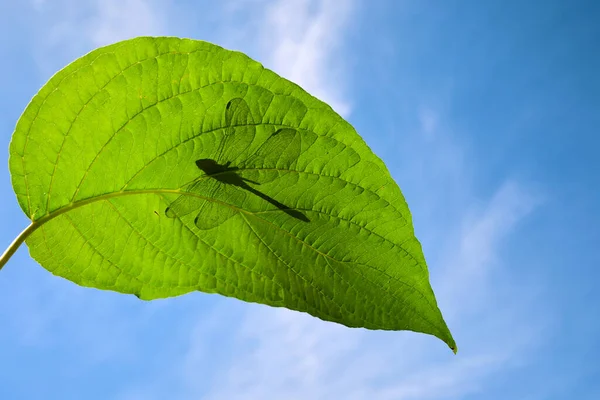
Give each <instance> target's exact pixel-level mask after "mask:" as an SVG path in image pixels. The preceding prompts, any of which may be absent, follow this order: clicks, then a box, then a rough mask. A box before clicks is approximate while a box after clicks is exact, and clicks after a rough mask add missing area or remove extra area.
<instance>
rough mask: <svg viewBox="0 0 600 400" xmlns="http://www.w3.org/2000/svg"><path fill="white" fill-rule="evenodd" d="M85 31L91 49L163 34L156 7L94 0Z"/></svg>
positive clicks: (129, 0) (138, 1)
mask: <svg viewBox="0 0 600 400" xmlns="http://www.w3.org/2000/svg"><path fill="white" fill-rule="evenodd" d="M95 7H96V13H95V15H94V17H93V18H92V20H91V23H90V25H89V28H88V35H90V38H91V40H92V43H93V44H94V46H102V45H106V44H110V43H114V42H117V41H119V40H124V39H128V38H132V37H136V36H142V35H144V36H159V35H163V34H165V32H166V28H165V21H163V20H162V19H161V18H160V13H159V12H157V10H156V9H155V8H156V7H157V6H156V5H154V4H153V3H152V2H150V1H147V0H97V2H96V5H95Z"/></svg>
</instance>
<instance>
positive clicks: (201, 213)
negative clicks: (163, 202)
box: [165, 179, 241, 230]
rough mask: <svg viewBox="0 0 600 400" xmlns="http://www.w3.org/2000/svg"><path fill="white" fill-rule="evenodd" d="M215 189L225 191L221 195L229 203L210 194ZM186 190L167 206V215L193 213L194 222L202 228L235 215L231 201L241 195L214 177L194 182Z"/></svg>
mask: <svg viewBox="0 0 600 400" xmlns="http://www.w3.org/2000/svg"><path fill="white" fill-rule="evenodd" d="M215 189H216V190H219V191H222V192H225V193H224V194H221V196H220V197H224V198H227V199H228V201H227V203H226V202H223V201H219V200H217V199H215V198H214V196H210V195H209V194H210V193H215V192H216V190H215ZM185 192H186V193H185V194H182V195H181V196H179V197H178V198H177V199H176V200H175V201H174V202H173V203H171V204H170V205H169V207H167V209H166V210H165V215H166V216H167V217H169V218H183V217H185V216H187V215H190V214H193V215H195V217H194V224H195V225H196V226H197V227H198V228H199V229H202V230H208V229H212V228H214V227H216V226H218V225H221V224H222V223H223V222H225V221H227V220H228V219H229V218H231V217H233V216H234V215H235V214H236V213H237V210H236V208H235V207H234V206H232V205H230V203H233V204H235V203H236V201H239V198H240V197H241V195H240V193H236V191H235V190H232V188H227V187H226V186H225V184H224V183H222V182H219V181H217V180H214V179H209V180H200V181H197V182H194V183H192V184H191V185H188V186H187V187H186V189H185ZM236 198H237V199H236ZM207 199H208V200H207Z"/></svg>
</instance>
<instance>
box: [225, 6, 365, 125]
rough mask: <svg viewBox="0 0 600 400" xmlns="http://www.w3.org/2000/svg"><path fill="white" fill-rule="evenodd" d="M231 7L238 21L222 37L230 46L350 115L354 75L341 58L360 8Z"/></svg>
mask: <svg viewBox="0 0 600 400" xmlns="http://www.w3.org/2000/svg"><path fill="white" fill-rule="evenodd" d="M226 7H227V10H228V12H229V13H230V14H231V15H234V16H236V15H237V16H238V18H234V19H233V20H234V21H233V22H232V23H230V24H229V25H228V26H227V33H226V37H224V38H223V40H224V41H225V42H226V43H227V44H228V45H229V46H231V47H234V48H240V49H242V50H244V51H247V52H249V53H251V54H256V57H257V58H258V59H259V60H260V61H261V62H263V63H264V64H265V65H266V66H267V67H268V68H270V69H272V70H274V71H275V72H277V73H278V74H280V75H282V76H283V77H285V78H287V79H289V80H291V81H292V82H295V83H297V84H299V85H300V86H302V87H303V88H304V89H305V90H307V91H308V92H309V93H311V94H312V95H314V96H316V97H318V98H319V99H321V100H323V101H325V102H326V103H328V104H329V105H331V106H332V107H333V109H334V110H336V111H337V112H338V113H340V114H341V115H343V116H347V115H348V114H349V113H350V110H351V102H350V100H349V98H348V95H347V93H348V87H347V86H346V82H347V74H348V72H349V71H347V69H346V67H345V63H344V62H343V61H342V60H343V59H342V54H343V47H344V44H345V43H344V37H345V34H346V33H347V30H348V28H349V27H350V22H351V17H352V15H354V12H355V9H356V7H357V4H356V2H355V1H353V0H277V1H269V2H267V1H260V0H259V1H233V2H229V3H227V6H226ZM249 38H250V40H249ZM254 39H256V40H257V42H256V44H255V43H254V42H253V40H254Z"/></svg>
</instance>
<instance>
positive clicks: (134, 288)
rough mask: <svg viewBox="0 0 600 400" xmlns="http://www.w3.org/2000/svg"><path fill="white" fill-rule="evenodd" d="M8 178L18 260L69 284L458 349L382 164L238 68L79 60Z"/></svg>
mask: <svg viewBox="0 0 600 400" xmlns="http://www.w3.org/2000/svg"><path fill="white" fill-rule="evenodd" d="M10 172H11V176H12V183H13V187H14V190H15V192H16V194H17V197H18V201H19V204H20V205H21V208H22V209H23V211H24V212H25V213H26V214H27V216H28V217H29V218H30V219H31V220H32V221H33V224H34V226H35V227H36V229H35V231H34V232H33V234H32V235H31V236H29V237H28V239H27V241H26V243H27V245H28V247H29V249H30V253H31V255H32V256H33V258H34V259H35V260H37V261H38V262H39V263H40V264H41V265H42V266H44V267H45V268H46V269H48V270H49V271H51V272H52V273H53V274H56V275H59V276H62V277H64V278H66V279H69V280H71V281H73V282H75V283H77V284H80V285H84V286H91V287H96V288H100V289H108V290H114V291H118V292H123V293H131V294H135V295H137V296H138V297H140V298H142V299H148V300H149V299H156V298H162V297H169V296H176V295H181V294H184V293H188V292H191V291H196V290H200V291H203V292H208V293H219V294H222V295H226V296H232V297H236V298H238V299H241V300H245V301H250V302H258V303H263V304H268V305H271V306H283V307H287V308H290V309H294V310H299V311H305V312H308V313H310V314H312V315H314V316H316V317H319V318H321V319H324V320H329V321H335V322H339V323H342V324H344V325H347V326H351V327H365V328H369V329H387V330H413V331H417V332H424V333H428V334H433V335H435V336H437V337H439V338H440V339H442V340H444V341H445V342H446V343H447V344H448V345H449V346H450V347H451V348H452V349H455V348H456V346H455V344H454V341H453V339H452V336H451V334H450V332H449V330H448V328H447V326H446V324H445V322H444V320H443V319H442V315H441V313H440V311H439V309H438V307H437V304H436V301H435V297H434V294H433V292H432V289H431V286H430V284H429V276H428V271H427V267H426V263H425V259H424V256H423V253H422V250H421V246H420V244H419V242H418V241H417V239H416V238H415V236H414V232H413V226H412V221H411V216H410V212H409V209H408V207H407V204H406V202H405V200H404V198H403V196H402V194H401V192H400V189H399V188H398V186H397V184H396V183H395V182H394V181H393V179H392V178H391V176H390V174H389V172H388V170H387V168H386V167H385V166H384V164H383V163H382V161H381V160H380V159H379V158H378V157H376V156H375V155H374V154H373V153H372V152H371V150H370V149H369V148H368V147H367V145H366V144H365V142H364V141H363V140H362V139H361V138H360V136H359V135H358V134H357V133H356V132H355V130H354V129H353V128H352V126H351V125H350V124H348V123H347V122H346V121H345V120H343V119H342V118H341V117H340V116H339V115H338V114H336V113H335V112H334V111H333V110H332V109H331V108H330V107H329V106H327V105H326V104H324V103H323V102H321V101H319V100H317V99H316V98H314V97H312V96H311V95H309V94H308V93H306V92H305V91H304V90H302V89H301V88H300V87H298V86H297V85H295V84H293V83H291V82H289V81H287V80H285V79H283V78H281V77H279V76H278V75H276V74H275V73H273V72H272V71H270V70H267V69H265V68H263V66H262V65H261V64H259V63H257V62H255V61H253V60H251V59H250V58H248V57H247V56H245V55H244V54H241V53H238V52H232V51H228V50H225V49H222V48H220V47H218V46H215V45H213V44H210V43H206V42H202V41H195V40H182V39H178V38H148V37H145V38H136V39H132V40H128V41H124V42H120V43H116V44H114V45H110V46H107V47H103V48H99V49H97V50H95V51H93V52H91V53H89V54H87V55H86V56H84V57H82V58H80V59H78V60H76V61H75V62H73V63H72V64H70V65H68V66H67V67H66V68H64V69H63V70H61V71H60V72H58V73H57V74H56V75H55V76H54V77H53V78H52V79H51V80H50V81H49V82H48V83H47V84H46V85H45V86H44V87H43V88H42V89H41V90H40V92H39V93H38V94H37V95H36V96H35V97H34V98H33V99H32V101H31V103H30V104H29V106H28V107H27V109H26V110H25V112H24V114H23V116H22V117H21V119H20V120H19V122H18V125H17V127H16V131H15V133H14V135H13V139H12V142H11V146H10Z"/></svg>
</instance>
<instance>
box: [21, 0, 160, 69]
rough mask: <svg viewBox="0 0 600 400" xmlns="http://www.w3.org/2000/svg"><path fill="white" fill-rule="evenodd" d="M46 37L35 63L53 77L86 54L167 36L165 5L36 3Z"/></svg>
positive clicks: (98, 0) (106, 0)
mask: <svg viewBox="0 0 600 400" xmlns="http://www.w3.org/2000/svg"><path fill="white" fill-rule="evenodd" d="M31 4H32V8H33V9H34V11H36V12H37V13H38V17H39V19H38V21H39V22H38V24H39V28H40V30H41V31H42V32H43V35H40V39H39V40H37V41H36V46H37V47H36V49H34V50H35V51H34V54H36V59H37V61H38V66H39V67H40V69H41V71H42V73H43V74H44V75H50V74H52V73H54V72H55V71H56V70H57V69H59V68H61V67H63V66H64V65H65V64H66V63H68V62H70V61H72V60H73V59H75V58H76V57H79V56H81V55H83V54H85V53H86V52H88V51H90V50H92V49H94V48H96V47H99V46H102V45H107V44H110V43H113V42H116V41H119V40H124V39H128V38H131V37H135V36H141V35H162V34H165V33H166V32H167V26H166V20H165V18H164V17H163V15H164V14H165V13H164V12H162V10H163V8H164V6H165V4H164V2H156V1H151V0H90V1H78V0H57V1H52V2H48V1H46V0H34V1H33V2H32V3H31Z"/></svg>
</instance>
